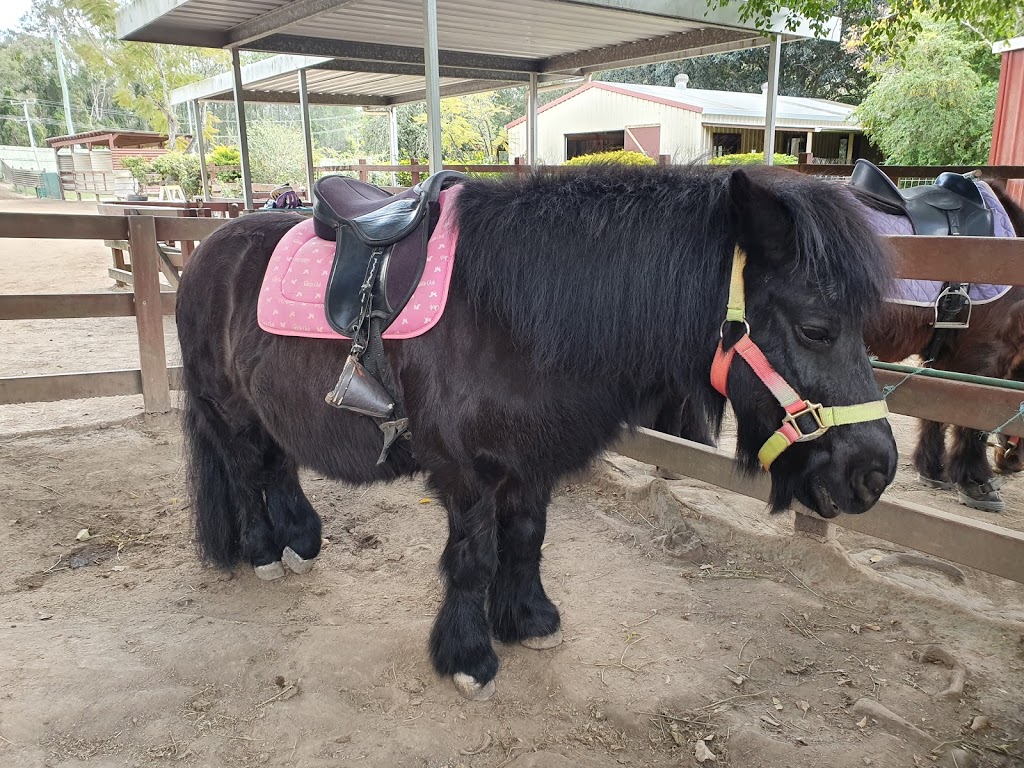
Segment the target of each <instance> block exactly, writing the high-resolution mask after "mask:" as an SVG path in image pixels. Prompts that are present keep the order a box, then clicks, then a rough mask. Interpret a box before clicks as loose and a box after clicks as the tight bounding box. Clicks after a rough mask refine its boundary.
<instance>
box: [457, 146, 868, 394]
mask: <svg viewBox="0 0 1024 768" xmlns="http://www.w3.org/2000/svg"><path fill="white" fill-rule="evenodd" d="M746 172H747V173H748V174H749V175H750V177H751V178H752V179H754V181H755V182H756V183H757V184H758V185H759V186H761V187H764V188H767V189H770V190H771V193H772V194H773V195H774V196H775V197H776V198H777V199H778V200H779V201H780V203H781V204H782V205H783V206H784V208H785V210H786V211H788V213H789V214H790V217H791V218H792V220H793V221H794V222H795V223H796V227H795V230H794V233H793V234H794V238H795V251H796V256H795V260H794V261H793V263H792V264H790V265H788V267H787V268H788V269H792V270H799V271H800V272H803V273H805V274H808V275H810V276H811V277H812V278H813V280H814V281H815V282H816V283H817V285H818V286H819V287H820V289H821V290H822V291H823V292H824V293H825V294H826V296H827V297H828V299H829V302H830V304H831V305H833V306H834V307H835V308H836V310H837V311H839V312H844V313H848V314H850V315H852V316H854V317H855V318H861V317H863V316H864V314H865V313H866V312H867V311H869V310H870V309H871V308H873V307H875V306H876V305H877V304H878V302H879V301H880V300H881V297H882V295H883V289H884V285H885V280H886V276H887V275H888V259H887V255H886V252H885V250H884V249H883V247H882V246H881V244H880V242H879V241H878V239H877V237H875V236H874V234H873V233H872V232H871V230H870V228H869V227H868V225H867V223H866V222H865V221H864V220H863V219H862V218H861V216H860V214H859V213H858V212H857V210H856V208H855V206H854V205H853V204H852V202H851V201H850V200H849V198H848V197H846V196H845V195H843V194H842V193H841V192H840V191H838V190H836V189H835V188H834V187H832V186H830V185H828V184H826V183H824V182H820V181H817V180H816V179H812V178H809V177H805V176H803V175H799V174H795V173H792V172H787V171H772V170H771V169H763V170H761V169H752V170H747V171H746ZM730 175H731V171H730V170H728V169H718V168H708V167H706V166H675V167H658V168H630V167H622V166H613V167H594V168H586V169H579V170H574V171H572V172H569V171H564V170H563V171H558V172H550V171H549V172H538V173H534V174H530V175H528V176H525V177H522V178H513V179H505V180H503V181H499V182H495V181H483V180H470V181H467V182H466V183H465V189H464V193H463V194H461V195H460V196H459V198H458V201H459V202H458V206H459V210H458V221H459V239H458V252H459V257H458V259H456V266H455V280H456V285H457V286H458V287H459V288H460V289H461V291H462V292H464V295H466V296H467V297H468V298H469V300H470V301H471V302H472V304H473V305H474V307H475V309H476V310H477V311H478V312H487V313H491V314H493V315H495V316H496V317H497V319H498V320H499V321H500V322H501V323H502V324H503V325H504V326H505V327H507V328H508V329H509V330H510V332H511V333H512V335H513V337H514V338H516V339H517V340H519V341H520V342H521V345H522V347H523V348H524V349H527V350H529V352H530V354H531V357H532V358H533V360H534V362H535V364H536V365H538V366H539V367H540V368H541V369H545V370H549V371H558V372H561V373H564V374H566V375H572V376H594V377H597V376H604V377H611V378H614V379H615V380H618V381H621V376H622V372H623V371H628V372H630V375H631V376H632V377H633V378H634V380H635V381H637V382H648V383H649V382H651V381H653V380H661V381H665V378H666V377H671V376H672V375H673V373H672V372H671V371H669V370H666V369H667V365H666V363H667V362H668V361H670V360H684V359H688V360H690V361H691V362H693V363H696V365H684V366H678V365H677V366H673V368H686V369H690V370H692V369H695V368H696V369H699V370H702V371H703V372H706V371H707V370H708V368H709V367H710V363H711V358H712V356H713V353H714V348H715V344H716V343H717V339H718V333H717V331H718V326H719V324H720V323H721V321H722V319H723V317H724V313H725V304H726V293H727V284H728V271H729V267H730V264H731V258H732V251H733V246H734V245H735V242H736V237H737V235H736V233H737V231H738V223H737V221H736V212H735V211H734V210H732V203H731V198H730V194H729V179H730ZM750 290H755V289H754V288H751V289H750ZM679 373H680V374H681V375H685V372H684V371H679ZM702 376H703V373H702ZM665 383H666V384H667V385H669V386H672V387H677V386H680V385H682V386H687V387H688V388H689V387H692V385H693V384H694V383H695V382H694V381H692V380H690V381H665Z"/></svg>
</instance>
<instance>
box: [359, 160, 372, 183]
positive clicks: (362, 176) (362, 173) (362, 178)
mask: <svg viewBox="0 0 1024 768" xmlns="http://www.w3.org/2000/svg"><path fill="white" fill-rule="evenodd" d="M359 164H360V165H366V158H365V157H361V158H359ZM359 180H360V181H369V180H370V175H369V174H368V173H367V172H366V169H364V168H360V169H359Z"/></svg>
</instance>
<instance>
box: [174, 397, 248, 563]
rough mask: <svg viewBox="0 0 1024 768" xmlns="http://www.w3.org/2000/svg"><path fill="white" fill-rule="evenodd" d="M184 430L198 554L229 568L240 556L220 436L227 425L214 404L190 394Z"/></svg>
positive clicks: (185, 412)
mask: <svg viewBox="0 0 1024 768" xmlns="http://www.w3.org/2000/svg"><path fill="white" fill-rule="evenodd" d="M183 416H184V433H185V450H186V463H187V466H188V486H189V495H190V497H191V499H192V509H193V510H194V518H195V526H196V540H197V544H198V546H199V554H200V556H201V557H202V558H203V560H205V561H206V562H208V563H212V564H214V565H217V566H220V567H222V568H230V567H231V566H233V565H235V564H236V563H237V562H238V560H239V557H240V555H241V546H240V541H239V525H238V515H237V514H236V511H235V505H234V504H233V503H232V497H231V476H230V473H229V470H228V466H227V464H226V463H225V461H224V458H223V457H224V456H225V455H226V453H225V452H226V450H228V446H227V445H225V443H224V439H223V438H222V437H221V436H222V435H224V434H225V433H226V431H227V424H226V422H225V421H224V419H223V418H222V417H221V416H220V414H218V413H217V411H216V409H215V407H214V406H213V404H212V403H211V402H210V401H209V400H206V399H205V398H202V397H198V396H196V395H195V394H192V393H189V394H188V395H187V396H186V398H185V407H184V413H183Z"/></svg>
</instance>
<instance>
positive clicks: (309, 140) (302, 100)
mask: <svg viewBox="0 0 1024 768" xmlns="http://www.w3.org/2000/svg"><path fill="white" fill-rule="evenodd" d="M299 111H300V112H302V146H303V147H304V148H305V150H306V200H308V201H309V202H310V203H311V204H312V202H313V182H314V181H316V177H315V176H314V175H313V128H312V127H311V125H310V122H309V89H308V88H307V86H306V70H304V69H300V70H299Z"/></svg>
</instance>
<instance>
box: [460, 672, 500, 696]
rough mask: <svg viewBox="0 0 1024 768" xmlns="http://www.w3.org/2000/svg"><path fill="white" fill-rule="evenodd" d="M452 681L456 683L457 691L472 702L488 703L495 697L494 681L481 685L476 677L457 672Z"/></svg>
mask: <svg viewBox="0 0 1024 768" xmlns="http://www.w3.org/2000/svg"><path fill="white" fill-rule="evenodd" d="M452 680H453V681H454V683H455V688H456V690H458V692H459V693H461V694H462V695H463V697H465V698H467V699H469V700H470V701H487V700H488V699H489V698H491V696H493V695H494V681H493V680H491V681H489V682H488V683H487V684H486V685H481V684H480V683H478V682H477V681H476V678H475V677H473V676H472V675H467V674H466V673H465V672H456V673H455V674H454V675H452Z"/></svg>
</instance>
